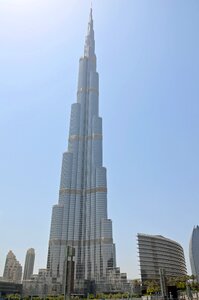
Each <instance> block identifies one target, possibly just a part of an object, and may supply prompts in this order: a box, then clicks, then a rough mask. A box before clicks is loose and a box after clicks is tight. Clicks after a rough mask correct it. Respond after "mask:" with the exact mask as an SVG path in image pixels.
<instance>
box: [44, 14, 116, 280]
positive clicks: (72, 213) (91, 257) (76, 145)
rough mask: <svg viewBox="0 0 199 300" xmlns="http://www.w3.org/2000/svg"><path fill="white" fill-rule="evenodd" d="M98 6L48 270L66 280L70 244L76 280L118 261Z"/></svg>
mask: <svg viewBox="0 0 199 300" xmlns="http://www.w3.org/2000/svg"><path fill="white" fill-rule="evenodd" d="M98 98H99V77H98V73H97V71H96V55H95V40H94V30H93V17H92V9H91V11H90V18H89V23H88V32H87V35H86V40H85V46H84V56H83V57H81V58H80V61H79V76H78V89H77V102H76V103H74V104H72V108H71V117H70V129H69V139H68V150H67V151H66V152H64V154H63V160H62V170H61V182H60V190H59V201H58V204H57V205H54V206H53V210H52V220H51V229H50V240H49V249H48V260H47V270H48V273H49V276H50V277H51V278H52V280H53V282H55V281H57V282H62V281H63V276H64V261H65V257H66V248H67V246H68V245H70V246H73V247H74V248H75V271H74V273H75V283H76V284H77V282H81V281H84V280H95V281H99V280H103V279H105V278H106V274H107V269H110V268H114V267H116V258H115V245H114V243H113V237H112V221H111V220H110V219H108V215H107V182H106V168H105V167H104V166H103V158H102V118H100V117H99V107H98V106H99V104H98Z"/></svg>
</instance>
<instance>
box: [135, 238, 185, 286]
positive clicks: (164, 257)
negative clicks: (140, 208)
mask: <svg viewBox="0 0 199 300" xmlns="http://www.w3.org/2000/svg"><path fill="white" fill-rule="evenodd" d="M137 239H138V249H139V258H140V271H141V278H142V282H144V281H146V280H159V279H160V270H164V274H165V276H166V277H167V276H168V277H172V276H174V277H175V276H184V275H186V274H187V270H186V264H185V257H184V251H183V248H182V247H181V245H180V244H178V243H177V242H175V241H172V240H170V239H168V238H165V237H163V236H161V235H147V234H140V233H138V235H137Z"/></svg>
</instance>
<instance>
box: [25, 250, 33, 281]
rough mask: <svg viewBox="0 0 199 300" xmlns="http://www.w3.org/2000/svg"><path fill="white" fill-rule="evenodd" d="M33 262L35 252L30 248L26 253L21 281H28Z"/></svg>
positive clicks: (31, 272)
mask: <svg viewBox="0 0 199 300" xmlns="http://www.w3.org/2000/svg"><path fill="white" fill-rule="evenodd" d="M34 262H35V250H34V249H33V248H30V249H28V250H27V253H26V259H25V266H24V273H23V280H27V279H30V277H31V275H32V274H33V269H34Z"/></svg>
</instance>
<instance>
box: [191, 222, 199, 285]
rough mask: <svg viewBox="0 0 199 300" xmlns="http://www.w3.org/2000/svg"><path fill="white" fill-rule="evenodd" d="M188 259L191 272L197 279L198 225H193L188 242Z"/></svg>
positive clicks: (198, 272)
mask: <svg viewBox="0 0 199 300" xmlns="http://www.w3.org/2000/svg"><path fill="white" fill-rule="evenodd" d="M189 259H190V264H191V271H192V274H193V275H195V276H196V278H197V280H198V281H199V226H196V227H194V229H193V232H192V235H191V239H190V244H189Z"/></svg>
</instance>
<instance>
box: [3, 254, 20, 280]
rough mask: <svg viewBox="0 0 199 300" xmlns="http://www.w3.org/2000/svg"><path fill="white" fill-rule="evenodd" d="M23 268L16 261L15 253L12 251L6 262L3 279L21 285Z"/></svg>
mask: <svg viewBox="0 0 199 300" xmlns="http://www.w3.org/2000/svg"><path fill="white" fill-rule="evenodd" d="M21 276H22V266H21V265H20V263H19V262H18V260H17V259H16V256H15V255H14V253H13V252H12V251H11V250H10V251H9V252H8V254H7V256H6V262H5V267H4V272H3V279H4V280H7V281H12V282H16V283H19V282H21Z"/></svg>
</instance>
